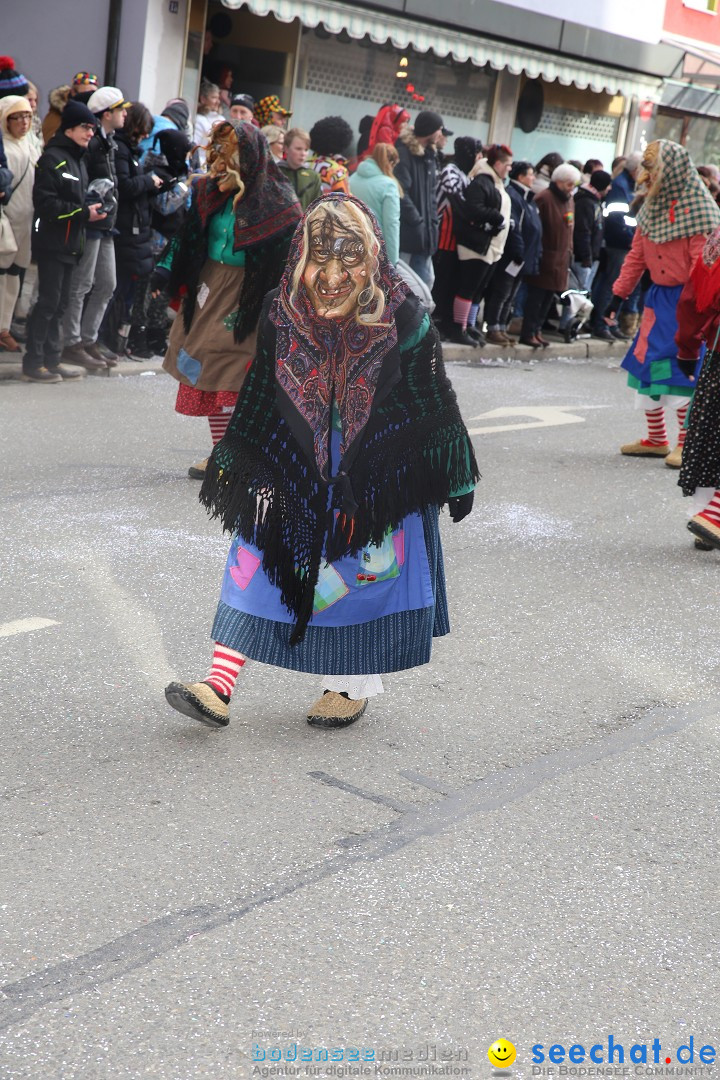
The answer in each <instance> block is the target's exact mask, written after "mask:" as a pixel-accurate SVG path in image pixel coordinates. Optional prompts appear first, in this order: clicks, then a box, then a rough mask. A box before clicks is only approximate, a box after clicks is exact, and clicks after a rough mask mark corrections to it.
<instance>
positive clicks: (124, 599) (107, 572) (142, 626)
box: [76, 558, 177, 693]
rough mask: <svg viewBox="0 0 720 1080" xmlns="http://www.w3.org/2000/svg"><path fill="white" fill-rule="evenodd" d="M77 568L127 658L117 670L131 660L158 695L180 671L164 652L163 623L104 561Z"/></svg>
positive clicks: (146, 683) (147, 684)
mask: <svg viewBox="0 0 720 1080" xmlns="http://www.w3.org/2000/svg"><path fill="white" fill-rule="evenodd" d="M76 569H77V572H78V575H79V576H80V577H81V578H82V580H83V583H84V586H85V588H86V590H87V591H88V593H90V594H91V595H92V596H93V597H94V599H95V601H96V602H97V605H98V606H99V607H100V608H101V609H102V610H104V611H106V612H107V613H108V616H109V619H110V622H111V626H112V630H113V633H114V635H115V638H116V640H117V642H118V644H119V645H120V647H121V648H122V650H123V652H124V654H125V657H126V658H127V659H126V660H124V661H119V660H118V662H117V665H116V667H117V670H118V671H124V670H126V668H127V660H128V659H129V661H130V662H131V664H132V665H133V667H134V668H135V670H136V671H137V673H138V674H139V675H141V676H142V677H143V681H144V683H145V685H146V686H147V687H148V688H149V689H151V690H152V691H153V692H155V693H157V692H158V689H162V687H163V686H165V684H166V683H169V682H172V681H173V679H176V678H177V672H176V671H173V669H172V668H171V667H170V662H169V661H168V658H167V655H166V653H165V643H164V641H163V632H162V629H161V627H160V624H159V623H158V621H157V619H156V617H155V614H154V613H153V612H152V611H151V610H150V609H149V608H148V607H146V606H145V604H143V602H142V601H141V600H140V598H139V596H137V595H136V594H134V593H133V592H131V591H130V590H129V589H126V588H124V587H123V586H122V585H121V584H120V582H119V581H118V580H117V579H116V577H115V574H114V572H113V570H112V568H111V566H110V565H109V564H108V563H107V562H106V561H105V560H104V559H101V558H97V559H96V560H95V562H94V563H93V565H92V567H88V566H87V565H86V564H85V563H83V564H82V565H79V564H78V565H77V567H76Z"/></svg>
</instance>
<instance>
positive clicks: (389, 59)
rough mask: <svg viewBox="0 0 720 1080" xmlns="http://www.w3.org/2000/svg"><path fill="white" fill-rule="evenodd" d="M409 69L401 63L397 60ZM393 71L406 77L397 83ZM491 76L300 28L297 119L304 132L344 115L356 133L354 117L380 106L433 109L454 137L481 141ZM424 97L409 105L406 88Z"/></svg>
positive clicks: (487, 115)
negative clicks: (325, 119) (319, 122)
mask: <svg viewBox="0 0 720 1080" xmlns="http://www.w3.org/2000/svg"><path fill="white" fill-rule="evenodd" d="M403 58H404V59H406V60H407V64H405V65H403V66H402V67H400V66H399V64H400V60H401V59H403ZM398 70H401V71H403V72H405V73H406V77H405V78H403V79H399V78H397V76H396V73H397V72H398ZM495 82H496V75H495V72H493V71H492V70H491V69H485V68H479V67H476V66H475V65H474V64H472V63H471V62H470V61H468V62H467V63H464V64H460V63H457V62H455V61H454V60H451V59H450V58H449V57H445V58H444V59H440V58H439V57H436V56H435V55H434V54H432V53H416V52H414V51H413V50H412V49H406V50H399V49H396V48H395V47H394V46H393V45H392V43H390V42H386V43H385V44H384V45H375V44H373V43H372V42H370V40H369V38H363V39H362V41H354V40H353V39H352V38H350V37H349V36H348V35H347V34H340V35H337V36H332V35H328V33H327V31H326V30H324V29H323V28H320V27H319V28H318V29H317V30H315V31H313V30H307V29H306V30H304V31H303V35H302V41H301V46H300V64H299V68H298V78H297V89H296V92H295V98H294V103H295V118H296V120H297V123H299V124H300V125H301V126H302V127H311V126H312V124H313V123H314V122H315V120H318V119H320V118H321V117H323V116H328V115H338V114H339V115H342V116H343V117H345V119H346V120H347V121H348V122H349V123H350V124H351V126H352V127H353V128H354V129H355V130H357V125H358V122H359V121H360V119H361V118H362V117H363V116H365V115H368V114H370V115H373V116H374V115H375V113H376V112H377V111H378V109H379V108H380V106H381V105H383V104H384V103H386V102H393V101H396V102H399V103H400V104H402V105H404V106H405V107H406V108H407V110H408V112H409V113H410V114H411V117H414V116H415V115H416V114H417V113H418V112H419V111H420V110H421V109H433V110H434V111H436V112H439V113H440V114H441V116H442V117H443V120H444V121H445V126H446V127H449V128H450V129H451V130H453V131H454V132H455V133H456V134H457V135H474V136H475V137H476V138H478V139H484V138H486V137H487V133H488V124H489V119H490V112H491V107H492V100H493V96H494V92H495ZM408 86H412V87H414V89H415V93H416V94H418V95H420V96H422V97H423V98H424V99H425V100H424V101H423V102H419V101H417V100H414V99H413V97H412V93H409V92H408V91H407V89H406V87H408Z"/></svg>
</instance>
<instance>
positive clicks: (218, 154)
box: [207, 124, 241, 191]
mask: <svg viewBox="0 0 720 1080" xmlns="http://www.w3.org/2000/svg"><path fill="white" fill-rule="evenodd" d="M207 164H208V172H209V173H210V176H212V177H213V179H215V180H217V185H218V187H219V188H220V190H221V191H230V190H232V189H233V188H239V187H240V186H241V178H240V152H239V148H238V141H237V135H236V134H235V130H234V128H233V127H232V126H231V125H230V124H227V125H220V126H218V127H217V128H215V130H214V131H213V134H212V143H211V145H210V147H209V149H208V152H207Z"/></svg>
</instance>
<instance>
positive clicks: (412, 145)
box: [398, 131, 425, 157]
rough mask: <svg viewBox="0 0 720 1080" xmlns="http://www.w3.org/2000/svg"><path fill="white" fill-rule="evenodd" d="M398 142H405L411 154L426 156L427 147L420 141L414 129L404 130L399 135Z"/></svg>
mask: <svg viewBox="0 0 720 1080" xmlns="http://www.w3.org/2000/svg"><path fill="white" fill-rule="evenodd" d="M398 142H402V143H405V145H406V146H407V148H408V150H409V151H410V153H411V154H415V155H416V157H424V156H425V147H424V146H423V144H422V143H421V142H419V141H418V139H417V136H416V135H415V132H414V131H404V132H403V133H402V135H401V136H400V137H399V139H398Z"/></svg>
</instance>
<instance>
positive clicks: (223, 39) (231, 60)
mask: <svg viewBox="0 0 720 1080" xmlns="http://www.w3.org/2000/svg"><path fill="white" fill-rule="evenodd" d="M192 2H193V10H194V9H195V8H200V7H202V6H203V5H204V0H192ZM299 29H300V23H299V21H298V20H295V21H294V22H291V23H284V22H281V21H280V20H279V19H276V18H275V17H274V16H273V15H266V16H259V15H253V14H252V12H250V11H248V10H247V9H241V10H237V11H236V10H228V8H226V7H225V6H224V4H223V3H222V2H221V0H208V3H207V12H206V14H205V18H204V20H203V26H202V34H200V33H199V32H198V30H197V29H195V28H194V27H193V31H194V33H193V35H192V39H191V38H190V37H189V38H188V58H187V63H186V82H190V81H191V80H190V79H189V78H188V74H189V72H190V71H192V73H193V78H192V82H193V83H194V84H196V83H199V73H198V66H199V67H200V73H201V74H202V77H203V78H206V79H209V80H210V81H211V82H215V83H219V84H220V85H221V87H223V88H225V89H227V90H228V92H230V93H236V94H237V93H245V94H250V95H252V97H254V98H255V100H256V101H257V100H259V99H260V98H262V97H265V96H266V95H267V94H277V95H278V96H279V98H280V100H281V101H282V103H283V104H284V105H286V106H289V103H290V98H291V95H292V83H293V72H294V69H295V57H296V53H297V42H298V33H299ZM191 45H192V51H191ZM195 99H196V95H195Z"/></svg>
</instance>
